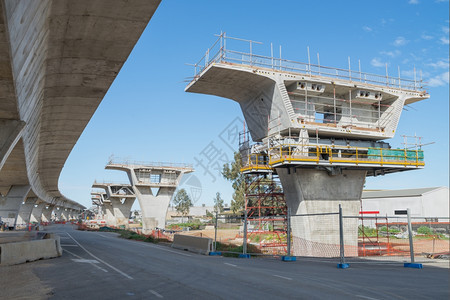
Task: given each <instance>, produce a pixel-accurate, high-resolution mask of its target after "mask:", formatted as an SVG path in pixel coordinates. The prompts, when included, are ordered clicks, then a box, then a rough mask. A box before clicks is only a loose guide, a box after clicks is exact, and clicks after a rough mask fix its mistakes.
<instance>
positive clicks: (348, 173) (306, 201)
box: [277, 168, 366, 257]
mask: <svg viewBox="0 0 450 300" xmlns="http://www.w3.org/2000/svg"><path fill="white" fill-rule="evenodd" d="M277 173H278V175H279V177H280V181H281V184H282V186H283V190H284V194H285V199H286V204H287V206H288V207H289V208H290V209H291V212H292V215H297V214H318V213H337V212H338V211H339V204H341V205H342V209H343V213H344V215H347V216H349V215H350V216H358V213H359V209H360V199H361V194H362V189H363V186H364V182H365V178H366V171H363V170H342V172H340V173H339V174H336V175H331V174H330V173H329V172H328V171H326V170H319V169H305V168H297V169H294V168H290V170H289V169H288V168H277ZM344 221H345V222H344V244H345V246H346V248H345V253H346V255H352V256H353V255H355V256H357V254H358V220H357V219H356V218H355V219H345V220H344ZM291 227H292V235H293V237H294V255H298V256H322V257H326V256H336V255H339V217H338V215H325V216H309V217H306V216H301V217H292V218H291Z"/></svg>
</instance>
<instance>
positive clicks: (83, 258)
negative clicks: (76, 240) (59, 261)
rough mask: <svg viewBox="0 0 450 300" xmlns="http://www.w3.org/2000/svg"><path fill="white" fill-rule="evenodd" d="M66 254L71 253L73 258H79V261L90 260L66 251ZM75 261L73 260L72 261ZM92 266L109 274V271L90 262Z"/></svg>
mask: <svg viewBox="0 0 450 300" xmlns="http://www.w3.org/2000/svg"><path fill="white" fill-rule="evenodd" d="M64 251H65V252H67V253H70V254H72V255H73V256H75V257H78V259H80V260H88V259H84V258H82V257H81V256H79V255H76V254H75V253H72V252H70V251H69V250H64ZM72 260H73V259H72ZM96 262H97V263H98V261H96ZM89 263H90V264H91V265H93V266H94V267H96V268H97V269H100V270H102V271H103V272H105V273H108V270H105V269H103V268H102V267H100V266H97V265H96V264H94V263H92V262H89Z"/></svg>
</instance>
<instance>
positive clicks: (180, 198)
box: [173, 189, 193, 216]
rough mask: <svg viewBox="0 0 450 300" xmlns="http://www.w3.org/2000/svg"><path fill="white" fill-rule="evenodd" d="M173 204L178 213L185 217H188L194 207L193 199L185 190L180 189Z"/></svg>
mask: <svg viewBox="0 0 450 300" xmlns="http://www.w3.org/2000/svg"><path fill="white" fill-rule="evenodd" d="M173 204H174V205H175V208H176V210H177V212H179V213H181V214H182V215H183V216H187V215H188V214H189V209H190V207H191V206H192V205H193V204H192V201H191V198H189V195H188V194H187V192H186V190H185V189H180V190H179V191H178V192H177V194H176V195H175V198H173Z"/></svg>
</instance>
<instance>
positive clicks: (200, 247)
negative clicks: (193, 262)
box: [172, 234, 212, 255]
mask: <svg viewBox="0 0 450 300" xmlns="http://www.w3.org/2000/svg"><path fill="white" fill-rule="evenodd" d="M172 247H173V248H176V249H182V250H187V251H191V252H195V253H200V254H205V255H208V254H209V252H210V251H211V249H212V239H210V238H205V237H198V236H189V235H182V234H175V235H174V237H173V243H172Z"/></svg>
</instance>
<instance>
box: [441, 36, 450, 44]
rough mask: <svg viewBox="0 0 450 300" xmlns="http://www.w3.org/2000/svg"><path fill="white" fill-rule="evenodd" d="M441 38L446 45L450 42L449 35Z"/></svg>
mask: <svg viewBox="0 0 450 300" xmlns="http://www.w3.org/2000/svg"><path fill="white" fill-rule="evenodd" d="M439 40H440V41H441V43H442V44H445V45H448V44H450V41H449V39H448V37H445V36H443V37H441V38H440V39H439Z"/></svg>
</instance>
